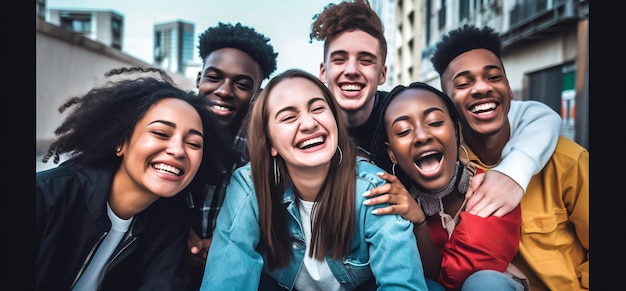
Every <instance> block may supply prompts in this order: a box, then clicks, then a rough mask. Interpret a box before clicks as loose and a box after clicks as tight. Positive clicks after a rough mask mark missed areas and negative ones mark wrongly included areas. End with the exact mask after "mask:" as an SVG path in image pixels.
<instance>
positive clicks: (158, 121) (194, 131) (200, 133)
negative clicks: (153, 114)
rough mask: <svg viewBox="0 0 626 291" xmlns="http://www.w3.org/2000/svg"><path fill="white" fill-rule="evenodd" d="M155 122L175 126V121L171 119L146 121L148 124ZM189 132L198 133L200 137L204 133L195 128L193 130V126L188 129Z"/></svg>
mask: <svg viewBox="0 0 626 291" xmlns="http://www.w3.org/2000/svg"><path fill="white" fill-rule="evenodd" d="M155 123H162V124H164V125H166V126H169V127H171V128H176V124H175V123H173V122H171V121H166V120H160V119H157V120H155V121H152V122H150V123H148V125H150V124H155ZM189 133H191V134H196V135H199V136H200V137H202V138H204V135H203V134H202V132H200V131H197V130H195V129H193V128H192V129H190V130H189Z"/></svg>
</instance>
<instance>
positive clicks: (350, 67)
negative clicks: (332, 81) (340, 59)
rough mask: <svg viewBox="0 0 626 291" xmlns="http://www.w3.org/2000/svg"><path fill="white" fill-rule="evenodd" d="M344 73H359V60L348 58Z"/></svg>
mask: <svg viewBox="0 0 626 291" xmlns="http://www.w3.org/2000/svg"><path fill="white" fill-rule="evenodd" d="M344 73H345V74H346V75H357V74H358V73H359V61H358V60H357V59H355V58H348V61H347V62H346V67H345V71H344Z"/></svg>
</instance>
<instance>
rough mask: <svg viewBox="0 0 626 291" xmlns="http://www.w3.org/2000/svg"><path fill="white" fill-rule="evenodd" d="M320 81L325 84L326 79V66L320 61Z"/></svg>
mask: <svg viewBox="0 0 626 291" xmlns="http://www.w3.org/2000/svg"><path fill="white" fill-rule="evenodd" d="M319 78H320V81H322V83H324V84H326V83H327V82H326V81H327V80H326V67H325V66H324V63H323V62H322V63H320V75H319Z"/></svg>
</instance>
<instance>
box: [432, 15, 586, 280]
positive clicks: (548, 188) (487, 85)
mask: <svg viewBox="0 0 626 291" xmlns="http://www.w3.org/2000/svg"><path fill="white" fill-rule="evenodd" d="M500 51H501V41H500V38H499V36H498V34H497V33H496V32H495V31H494V30H493V29H492V28H490V27H484V28H482V29H479V28H476V27H474V26H469V25H466V26H464V27H461V28H458V29H456V30H453V31H450V32H449V33H448V34H447V35H445V36H444V37H443V38H442V40H441V41H440V42H439V44H438V45H437V47H436V49H435V53H434V54H433V57H432V59H431V61H432V63H433V66H434V67H435V70H436V71H437V72H438V73H439V76H440V79H441V88H442V90H443V91H444V92H445V93H446V94H447V95H448V96H450V98H452V99H453V101H454V103H455V105H456V108H457V110H458V112H459V115H460V121H461V132H462V145H463V147H462V149H461V151H460V153H459V155H460V158H461V160H462V161H463V159H464V158H465V159H466V160H464V162H468V160H469V163H470V165H471V166H473V167H478V168H481V169H483V170H485V171H487V170H489V169H490V168H493V167H495V166H496V165H498V163H499V162H500V160H501V156H502V151H503V149H504V148H505V144H506V142H507V141H508V140H509V137H510V132H511V124H510V123H509V119H508V117H507V115H508V113H509V110H510V109H511V101H512V100H513V92H512V90H511V87H510V85H509V82H508V79H507V76H506V73H505V70H504V65H503V64H502V61H501V58H500ZM465 154H466V155H467V157H465ZM546 154H549V153H546ZM484 177H485V175H484V174H481V175H477V176H475V177H474V178H473V179H472V182H471V183H472V184H474V183H481V179H484ZM520 186H521V187H522V189H523V188H524V187H525V186H526V185H520ZM509 193H510V192H509V191H506V189H503V191H502V193H501V195H510V194H509ZM468 195H470V196H481V195H483V194H482V193H479V192H478V191H477V192H473V193H470V192H468ZM520 203H521V208H522V227H521V239H520V248H519V252H518V254H517V256H516V258H515V260H514V261H513V263H514V264H515V265H516V266H517V267H518V268H519V269H520V270H521V271H522V272H523V273H524V274H525V275H526V277H527V278H528V279H529V281H530V285H531V289H532V290H533V291H536V290H588V289H589V152H588V150H587V149H585V148H583V147H582V146H580V145H578V144H577V143H575V142H574V141H572V140H570V139H567V138H565V137H563V136H560V137H559V139H558V142H557V146H556V149H555V150H554V152H553V153H552V154H551V156H550V158H549V160H548V162H547V164H546V165H545V166H544V167H543V169H542V170H541V171H540V172H539V173H537V174H535V175H534V176H533V177H532V178H531V179H530V182H529V183H528V185H527V188H526V191H525V193H524V194H523V197H521V202H520ZM470 207H471V205H470V204H469V200H468V209H469V208H470ZM475 207H476V208H478V209H474V210H472V211H474V212H476V213H480V214H479V215H482V216H485V214H484V212H485V211H481V209H480V205H476V206H475ZM487 212H488V211H487ZM491 213H493V212H491ZM487 215H490V214H487Z"/></svg>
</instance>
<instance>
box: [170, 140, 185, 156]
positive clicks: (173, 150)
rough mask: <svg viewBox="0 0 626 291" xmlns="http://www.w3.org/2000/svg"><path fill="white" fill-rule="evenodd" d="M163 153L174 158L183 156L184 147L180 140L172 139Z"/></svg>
mask: <svg viewBox="0 0 626 291" xmlns="http://www.w3.org/2000/svg"><path fill="white" fill-rule="evenodd" d="M165 152H166V153H167V154H169V155H172V156H174V157H175V158H181V157H184V156H185V147H184V142H183V140H182V139H176V138H172V139H171V140H170V142H169V143H168V145H167V148H166V149H165Z"/></svg>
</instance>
